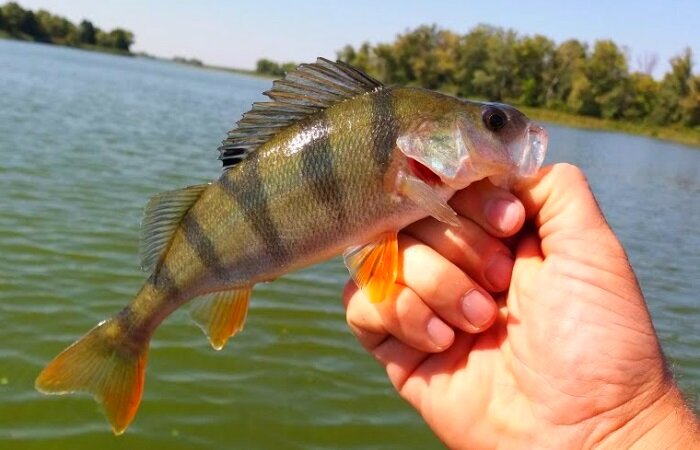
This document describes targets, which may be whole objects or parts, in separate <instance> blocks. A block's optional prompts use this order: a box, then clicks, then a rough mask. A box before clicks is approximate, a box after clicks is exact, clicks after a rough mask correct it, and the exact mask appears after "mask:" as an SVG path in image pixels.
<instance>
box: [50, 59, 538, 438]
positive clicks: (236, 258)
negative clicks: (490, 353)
mask: <svg viewBox="0 0 700 450" xmlns="http://www.w3.org/2000/svg"><path fill="white" fill-rule="evenodd" d="M265 94H266V95H267V96H268V97H269V98H270V99H271V101H269V102H262V103H256V104H254V105H253V108H252V109H251V110H250V111H249V112H247V113H246V114H245V115H244V116H243V118H242V119H241V120H240V121H239V122H238V124H237V127H236V128H234V129H233V130H232V131H230V132H229V134H228V138H227V139H226V140H224V142H223V145H222V146H221V147H220V149H219V150H220V153H221V156H220V159H221V160H222V161H223V164H224V172H223V174H222V175H221V177H220V178H219V179H218V180H216V181H214V182H212V183H209V184H204V185H198V186H190V187H187V188H184V189H180V190H176V191H171V192H163V193H161V194H158V195H156V196H155V197H153V198H152V199H151V200H150V202H149V203H148V205H147V206H146V211H145V218H144V221H143V229H142V240H141V253H142V266H143V267H144V269H145V270H148V271H150V272H151V275H150V276H149V277H148V279H147V280H146V282H145V283H144V285H143V287H142V288H141V290H140V291H139V292H138V293H137V294H136V296H135V297H134V299H133V300H132V301H131V303H129V305H127V306H126V307H125V308H124V309H123V310H121V311H120V312H119V313H118V314H116V315H115V316H114V317H112V318H110V319H108V320H105V321H103V322H101V323H100V324H98V325H97V326H96V327H95V328H93V329H92V330H91V331H90V332H89V333H87V334H86V335H85V336H83V337H82V338H81V339H79V340H78V341H77V342H75V343H74V344H73V345H71V346H70V347H68V348H67V349H66V350H64V351H63V352H62V353H61V354H59V355H58V356H57V357H56V358H55V359H54V360H53V361H51V362H50V363H49V365H48V366H47V367H46V368H45V369H44V370H43V372H41V374H40V375H39V377H38V378H37V380H36V387H37V389H38V390H39V391H41V392H44V393H49V394H63V393H68V392H74V391H83V392H89V393H91V394H93V395H94V396H95V398H96V399H97V400H98V401H99V402H101V403H102V405H103V406H104V409H105V411H106V414H107V417H108V419H109V421H110V423H111V424H112V429H113V430H114V432H115V433H116V434H121V433H123V432H124V430H125V429H126V427H127V426H128V425H129V423H130V422H131V421H132V420H133V418H134V415H135V414H136V411H137V409H138V406H139V403H140V401H141V394H142V392H143V384H144V370H145V367H146V355H147V352H148V345H149V342H150V339H151V336H152V335H153V332H154V330H155V329H156V327H158V325H159V324H160V323H161V322H162V321H163V320H164V319H165V318H166V317H167V316H168V315H169V314H170V313H172V312H173V311H174V310H176V309H177V308H179V307H180V306H181V305H183V304H184V303H187V302H189V303H190V305H191V313H192V317H193V318H194V320H195V321H196V322H197V323H198V324H199V325H200V327H201V328H202V329H203V330H204V332H205V333H206V334H207V336H208V337H209V340H210V342H211V345H212V346H213V347H214V348H215V349H217V350H218V349H221V348H222V347H223V346H224V344H226V341H227V340H228V339H229V338H230V337H231V336H233V335H234V334H236V332H238V331H240V330H241V329H242V328H243V323H244V321H245V317H246V314H247V311H248V300H249V298H250V292H251V289H252V288H253V286H254V285H255V284H256V283H259V282H262V281H271V280H274V279H275V278H277V277H279V276H280V275H283V274H285V273H288V272H290V271H293V270H296V269H299V268H301V267H305V266H309V265H311V264H314V263H317V262H320V261H323V260H326V259H328V258H330V257H333V256H335V255H338V254H341V253H342V254H343V256H344V259H345V263H346V265H347V267H348V269H349V271H350V274H351V275H352V277H353V279H354V280H355V282H356V283H357V284H358V285H359V286H360V287H361V289H362V290H363V292H364V293H365V294H366V295H367V297H368V298H369V299H371V300H372V301H374V302H379V301H382V299H384V297H385V296H386V292H387V290H388V288H389V287H390V286H391V285H392V284H393V283H394V281H395V279H396V274H397V270H398V254H397V252H398V250H397V242H396V234H397V231H398V230H399V229H401V228H403V227H404V226H406V225H408V224H410V223H412V222H414V221H416V220H418V219H421V218H423V217H426V216H433V217H435V218H437V219H439V220H441V221H443V222H446V223H448V224H450V225H453V226H458V224H459V223H458V222H457V220H456V214H455V212H454V211H453V210H452V209H451V208H450V206H449V205H448V204H447V200H448V199H449V198H450V197H451V196H452V194H453V193H454V192H455V191H457V190H459V189H462V188H464V187H466V186H468V185H469V184H470V183H472V182H474V181H476V180H479V179H482V178H485V177H494V178H498V179H504V178H507V177H509V176H513V175H515V176H523V175H525V176H526V175H529V174H532V173H534V172H535V171H536V170H537V169H538V168H539V166H540V165H541V164H542V160H543V158H544V153H545V149H546V145H547V133H546V132H545V131H544V129H543V128H542V127H540V126H538V125H535V124H534V123H532V122H531V121H530V120H528V119H527V118H526V117H525V116H524V115H523V114H521V113H520V112H519V111H517V110H516V109H514V108H512V107H510V106H506V105H500V104H491V103H477V102H470V101H464V100H460V99H457V98H454V97H450V96H447V95H443V94H440V93H437V92H432V91H428V90H424V89H418V88H405V87H385V86H382V85H381V84H380V83H379V82H378V81H376V80H374V79H373V78H371V77H369V76H368V75H366V74H364V73H362V72H360V71H359V70H356V69H354V68H352V67H350V66H348V65H346V64H344V63H342V62H336V63H333V62H331V61H328V60H326V59H323V58H319V59H318V60H317V61H316V63H313V64H302V65H301V66H299V67H298V68H297V69H296V70H295V71H292V72H290V73H289V74H287V76H286V77H285V78H284V79H282V80H278V81H275V83H274V85H273V88H272V89H271V90H270V91H267V92H266V93H265Z"/></svg>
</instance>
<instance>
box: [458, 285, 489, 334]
mask: <svg viewBox="0 0 700 450" xmlns="http://www.w3.org/2000/svg"><path fill="white" fill-rule="evenodd" d="M494 313H495V308H494V306H493V302H492V301H491V300H489V299H488V298H486V296H484V294H482V293H481V292H479V291H477V290H476V289H474V290H471V291H469V292H467V293H466V294H465V295H464V297H462V314H464V317H465V318H466V319H467V321H468V322H469V323H470V324H472V326H474V328H477V329H480V328H482V327H484V326H485V325H486V324H488V323H489V322H491V320H492V319H493V315H494Z"/></svg>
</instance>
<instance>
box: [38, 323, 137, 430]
mask: <svg viewBox="0 0 700 450" xmlns="http://www.w3.org/2000/svg"><path fill="white" fill-rule="evenodd" d="M138 340H139V342H135V341H134V339H130V337H129V336H127V335H126V333H124V331H123V329H122V327H120V326H119V322H118V321H117V320H115V319H110V320H106V321H104V322H102V323H100V324H99V325H97V326H96V327H95V328H93V329H92V330H90V332H89V333H88V334H86V335H85V336H83V337H82V338H80V339H79V340H78V341H76V342H75V343H74V344H73V345H71V346H70V347H68V348H67V349H65V350H64V351H63V352H61V353H60V354H59V355H58V356H57V357H56V358H54V360H53V361H51V362H50V363H49V365H48V366H46V368H45V369H44V370H43V371H42V372H41V373H40V374H39V377H38V378H37V379H36V384H35V386H36V389H37V390H38V391H39V392H43V393H45V394H67V393H69V392H77V391H79V392H89V393H91V394H92V395H93V396H94V397H95V399H96V400H97V401H98V402H99V403H101V404H102V406H103V408H104V410H105V413H106V414H107V418H108V419H109V422H110V423H111V424H112V430H113V431H114V434H117V435H119V434H122V433H123V432H124V430H126V427H127V426H129V423H131V421H132V420H133V418H134V416H135V415H136V411H137V410H138V407H139V404H140V403H141V394H142V392H143V381H144V372H145V369H146V355H147V353H148V339H138Z"/></svg>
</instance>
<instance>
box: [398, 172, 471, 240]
mask: <svg viewBox="0 0 700 450" xmlns="http://www.w3.org/2000/svg"><path fill="white" fill-rule="evenodd" d="M400 189H401V193H402V194H403V195H405V196H406V197H407V198H408V199H410V200H411V201H412V202H414V203H415V204H417V205H418V206H420V207H421V208H423V209H424V210H425V211H426V212H427V213H428V214H430V215H431V216H433V217H435V218H436V219H437V220H439V221H441V222H445V223H446V224H448V225H452V226H455V227H456V226H459V225H460V223H459V220H458V219H457V213H456V212H455V211H454V209H452V208H451V207H450V205H448V204H447V202H446V201H445V200H443V199H441V198H440V197H439V196H438V195H437V193H436V192H435V190H434V189H433V188H432V187H430V185H428V184H427V183H425V182H423V181H422V180H420V179H418V178H416V177H414V176H411V175H405V176H404V177H403V179H402V180H401V186H400Z"/></svg>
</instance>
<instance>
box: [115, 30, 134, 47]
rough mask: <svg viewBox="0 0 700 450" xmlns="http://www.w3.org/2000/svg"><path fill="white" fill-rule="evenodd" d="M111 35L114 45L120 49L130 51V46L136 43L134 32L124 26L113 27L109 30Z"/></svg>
mask: <svg viewBox="0 0 700 450" xmlns="http://www.w3.org/2000/svg"><path fill="white" fill-rule="evenodd" d="M109 36H110V40H111V42H112V46H113V47H114V48H116V49H118V50H123V51H125V52H128V51H129V48H130V47H131V46H132V45H133V43H134V35H133V33H132V32H131V31H127V30H125V29H123V28H115V29H113V30H112V31H110V32H109Z"/></svg>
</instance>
